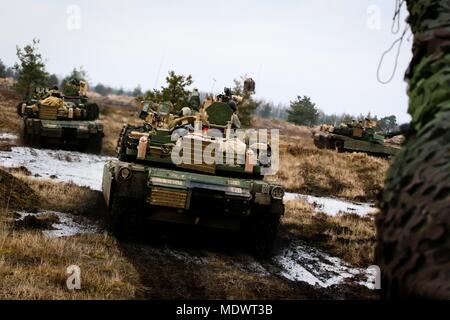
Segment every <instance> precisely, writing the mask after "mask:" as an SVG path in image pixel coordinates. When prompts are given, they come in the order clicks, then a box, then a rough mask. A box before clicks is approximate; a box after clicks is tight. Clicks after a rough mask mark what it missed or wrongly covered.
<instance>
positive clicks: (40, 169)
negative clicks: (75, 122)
mask: <svg viewBox="0 0 450 320" xmlns="http://www.w3.org/2000/svg"><path fill="white" fill-rule="evenodd" d="M111 159H113V158H112V157H106V156H99V155H93V154H87V153H81V152H75V151H64V150H47V149H34V148H27V147H12V151H10V152H5V151H2V152H0V166H3V167H8V168H12V167H20V166H25V167H26V168H27V169H28V170H29V171H30V172H31V174H33V175H36V176H38V177H43V178H51V179H55V180H57V181H63V182H73V183H75V184H76V185H79V186H86V187H89V188H91V189H93V190H101V188H102V175H103V166H104V164H105V163H106V161H108V160H111Z"/></svg>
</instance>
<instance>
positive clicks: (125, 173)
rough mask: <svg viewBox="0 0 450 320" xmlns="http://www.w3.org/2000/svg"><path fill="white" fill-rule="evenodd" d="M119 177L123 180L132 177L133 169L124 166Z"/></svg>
mask: <svg viewBox="0 0 450 320" xmlns="http://www.w3.org/2000/svg"><path fill="white" fill-rule="evenodd" d="M119 177H120V178H122V179H123V180H128V179H130V178H131V170H130V169H128V168H126V167H124V168H121V169H120V170H119Z"/></svg>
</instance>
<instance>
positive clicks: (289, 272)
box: [273, 241, 375, 289]
mask: <svg viewBox="0 0 450 320" xmlns="http://www.w3.org/2000/svg"><path fill="white" fill-rule="evenodd" d="M273 261H274V263H275V264H276V265H278V266H279V267H280V268H281V271H280V275H281V276H283V277H285V278H287V279H289V280H292V281H303V282H306V283H308V284H310V285H317V286H321V287H329V286H332V285H335V284H341V283H344V282H346V281H348V280H351V279H353V281H355V282H357V283H359V284H361V285H365V286H367V287H368V288H370V289H372V288H374V286H375V283H374V282H375V272H374V270H373V269H370V270H366V269H361V268H354V267H351V266H349V265H347V264H346V263H344V262H343V261H342V260H341V259H339V258H336V257H332V256H329V255H328V254H326V253H324V252H322V251H320V250H318V249H316V248H313V247H311V246H308V245H306V244H304V243H301V242H295V241H294V242H292V243H291V244H290V245H289V246H288V247H286V248H284V249H283V250H282V251H281V252H280V253H279V254H278V255H276V256H275V257H274V258H273ZM360 278H362V280H361V279H360ZM357 279H359V280H357Z"/></svg>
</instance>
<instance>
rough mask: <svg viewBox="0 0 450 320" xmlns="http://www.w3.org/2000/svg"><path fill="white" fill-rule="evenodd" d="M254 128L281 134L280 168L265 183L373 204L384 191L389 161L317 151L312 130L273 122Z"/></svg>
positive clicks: (264, 121) (258, 121)
mask: <svg viewBox="0 0 450 320" xmlns="http://www.w3.org/2000/svg"><path fill="white" fill-rule="evenodd" d="M254 125H255V126H256V127H257V128H266V129H279V130H280V168H279V170H278V173H277V174H276V175H275V176H268V177H267V180H269V181H274V182H278V183H280V184H282V185H283V186H284V187H285V188H286V190H287V191H290V192H300V193H305V194H313V195H318V196H332V197H339V198H345V199H349V200H355V201H373V200H375V199H376V197H377V194H378V192H379V191H380V190H381V189H382V188H383V185H384V179H385V175H386V172H387V169H388V167H389V163H390V161H389V160H387V159H383V158H377V157H373V156H369V155H367V154H365V153H337V152H335V151H333V150H323V149H318V148H316V146H314V143H313V139H312V130H313V129H312V128H308V127H301V126H296V125H293V124H290V123H287V122H285V121H280V120H274V119H255V121H254Z"/></svg>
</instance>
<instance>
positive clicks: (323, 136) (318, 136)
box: [313, 120, 400, 157]
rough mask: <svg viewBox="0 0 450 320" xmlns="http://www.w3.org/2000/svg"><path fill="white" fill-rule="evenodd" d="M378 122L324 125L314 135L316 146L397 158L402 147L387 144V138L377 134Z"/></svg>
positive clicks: (367, 121)
mask: <svg viewBox="0 0 450 320" xmlns="http://www.w3.org/2000/svg"><path fill="white" fill-rule="evenodd" d="M375 127H376V122H374V121H370V120H366V121H364V122H358V123H355V122H352V123H344V124H341V125H340V126H338V127H334V126H329V125H322V126H321V127H320V130H319V131H318V132H314V133H313V139H314V144H315V145H316V146H317V147H318V148H321V149H323V148H326V149H333V150H336V151H337V152H344V151H349V152H351V151H357V152H364V153H367V154H370V155H374V156H381V157H390V156H395V155H396V154H397V153H398V151H399V150H400V146H398V145H394V144H388V143H387V142H385V136H384V135H382V134H380V133H377V132H375V129H374V128H375Z"/></svg>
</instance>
